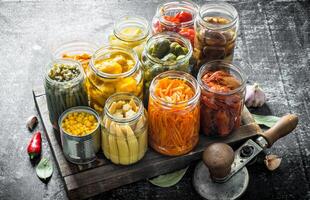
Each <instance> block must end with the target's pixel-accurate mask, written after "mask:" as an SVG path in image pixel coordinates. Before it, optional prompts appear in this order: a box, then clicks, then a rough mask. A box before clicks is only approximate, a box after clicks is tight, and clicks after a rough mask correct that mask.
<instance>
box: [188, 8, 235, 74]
mask: <svg viewBox="0 0 310 200" xmlns="http://www.w3.org/2000/svg"><path fill="white" fill-rule="evenodd" d="M238 23H239V16H238V12H237V10H236V9H235V8H234V7H233V6H232V5H230V4H227V3H223V2H219V3H206V4H204V5H203V6H201V7H200V9H199V12H198V15H197V18H196V21H195V31H196V34H195V49H194V57H195V59H196V61H197V63H196V66H195V71H196V73H198V71H199V68H200V67H201V66H202V65H203V64H204V63H207V62H209V61H213V60H228V61H232V59H233V54H234V48H235V45H236V38H237V33H238V26H239V25H238Z"/></svg>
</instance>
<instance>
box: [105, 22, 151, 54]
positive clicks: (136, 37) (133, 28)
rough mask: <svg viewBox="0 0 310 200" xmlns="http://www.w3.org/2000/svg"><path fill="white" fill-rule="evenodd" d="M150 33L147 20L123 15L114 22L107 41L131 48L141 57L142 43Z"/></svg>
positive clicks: (143, 43)
mask: <svg viewBox="0 0 310 200" xmlns="http://www.w3.org/2000/svg"><path fill="white" fill-rule="evenodd" d="M149 35H150V27H149V24H148V21H147V20H146V19H145V18H143V17H139V16H124V17H121V18H120V19H119V20H117V21H116V22H115V23H114V29H113V34H112V35H110V36H109V43H110V44H111V45H116V46H124V47H128V48H130V49H133V50H134V51H135V52H136V53H137V55H138V57H139V58H140V57H141V54H142V51H143V49H144V45H145V43H146V40H147V38H148V37H149Z"/></svg>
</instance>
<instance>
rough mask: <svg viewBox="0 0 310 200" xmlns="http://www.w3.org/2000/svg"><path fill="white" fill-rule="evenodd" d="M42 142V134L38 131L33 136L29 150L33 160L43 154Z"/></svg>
mask: <svg viewBox="0 0 310 200" xmlns="http://www.w3.org/2000/svg"><path fill="white" fill-rule="evenodd" d="M41 141H42V139H41V133H40V131H38V132H36V133H35V134H34V135H33V136H32V138H31V140H30V142H29V144H28V148H27V152H28V155H29V156H30V159H31V160H32V159H34V158H36V157H38V156H39V155H40V154H41Z"/></svg>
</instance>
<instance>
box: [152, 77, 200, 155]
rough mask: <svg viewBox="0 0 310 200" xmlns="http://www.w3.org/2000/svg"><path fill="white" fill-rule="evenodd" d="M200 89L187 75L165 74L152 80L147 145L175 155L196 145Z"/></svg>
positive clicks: (165, 153) (188, 150)
mask: <svg viewBox="0 0 310 200" xmlns="http://www.w3.org/2000/svg"><path fill="white" fill-rule="evenodd" d="M199 100H200V87H199V85H198V82H197V81H196V79H195V78H194V77H193V76H191V75H190V74H188V73H185V72H180V71H168V72H164V73H161V74H159V75H158V76H156V77H155V78H154V80H153V81H152V83H151V87H150V97H149V105H148V115H149V116H148V119H149V144H150V146H151V147H152V148H153V149H155V150H156V151H158V152H159V153H161V154H164V155H169V156H178V155H183V154H186V153H188V152H190V151H191V150H192V149H193V148H194V147H195V146H196V144H197V143H198V140H199V126H200V101H199Z"/></svg>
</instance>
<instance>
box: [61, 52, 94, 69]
mask: <svg viewBox="0 0 310 200" xmlns="http://www.w3.org/2000/svg"><path fill="white" fill-rule="evenodd" d="M62 58H64V59H73V60H76V61H79V62H81V63H82V67H83V69H84V72H86V70H87V68H88V64H89V60H90V58H91V55H90V54H87V53H82V54H63V55H62Z"/></svg>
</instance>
